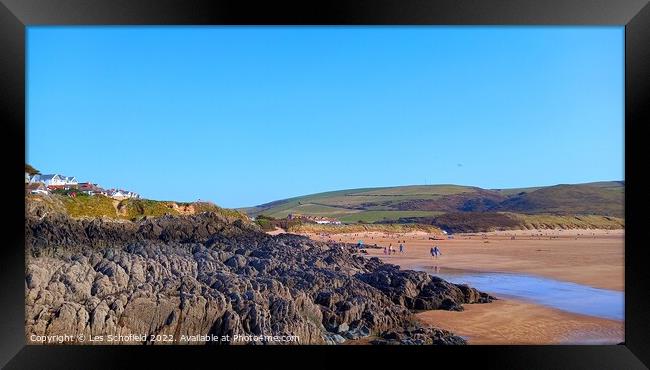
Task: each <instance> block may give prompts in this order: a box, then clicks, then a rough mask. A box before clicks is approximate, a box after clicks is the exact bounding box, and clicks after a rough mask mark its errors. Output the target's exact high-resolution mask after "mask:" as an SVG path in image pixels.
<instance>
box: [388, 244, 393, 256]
mask: <svg viewBox="0 0 650 370" xmlns="http://www.w3.org/2000/svg"><path fill="white" fill-rule="evenodd" d="M391 254H393V243H390V244H389V245H388V255H391Z"/></svg>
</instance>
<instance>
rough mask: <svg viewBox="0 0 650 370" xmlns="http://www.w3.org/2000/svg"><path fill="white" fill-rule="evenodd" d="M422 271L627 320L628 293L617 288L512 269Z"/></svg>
mask: <svg viewBox="0 0 650 370" xmlns="http://www.w3.org/2000/svg"><path fill="white" fill-rule="evenodd" d="M421 270H423V271H426V272H428V273H430V274H432V275H434V276H438V277H440V278H442V279H445V280H447V281H449V282H452V283H455V284H468V285H470V286H472V287H474V288H476V289H478V290H481V291H484V292H488V293H490V294H492V295H494V296H496V297H497V298H499V297H503V298H506V297H508V296H510V297H513V298H518V299H524V300H528V301H530V302H534V303H537V304H541V305H545V306H549V307H553V308H557V309H560V310H563V311H567V312H572V313H577V314H582V315H590V316H596V317H601V318H605V319H612V320H620V321H623V319H624V312H625V310H624V308H625V300H624V294H623V292H620V291H616V290H608V289H599V288H594V287H590V286H587V285H581V284H576V283H572V282H566V281H560V280H554V279H549V278H545V277H540V276H534V275H527V274H517V273H509V272H475V271H465V270H455V269H447V268H436V267H428V268H426V269H421Z"/></svg>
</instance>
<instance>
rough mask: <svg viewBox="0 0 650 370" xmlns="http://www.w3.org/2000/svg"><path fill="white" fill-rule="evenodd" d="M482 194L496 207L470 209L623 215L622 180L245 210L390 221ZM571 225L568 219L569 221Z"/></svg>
mask: <svg viewBox="0 0 650 370" xmlns="http://www.w3.org/2000/svg"><path fill="white" fill-rule="evenodd" d="M486 197H488V198H490V201H495V202H497V203H495V204H496V206H495V207H494V208H482V209H475V210H476V211H483V212H487V211H489V212H510V213H521V214H536V215H544V214H555V215H558V216H568V215H605V216H610V217H623V197H624V182H619V181H603V182H594V183H588V184H577V185H556V186H547V187H531V188H516V189H497V190H483V189H479V188H475V187H467V186H456V185H428V186H400V187H385V188H366V189H351V190H340V191H333V192H326V193H318V194H313V195H306V196H301V197H296V198H290V199H286V200H281V201H276V202H272V203H267V204H264V205H260V206H257V207H252V208H248V209H245V211H246V212H248V213H249V214H251V215H254V216H256V215H259V214H266V215H271V216H274V217H285V216H286V215H287V214H289V213H300V214H304V215H311V216H328V217H335V218H338V219H340V220H341V221H342V222H344V223H356V222H358V221H359V220H361V221H364V222H377V221H391V220H393V221H394V220H397V219H399V218H403V217H431V216H435V215H438V214H440V211H447V212H450V211H467V209H458V208H455V207H460V205H461V204H464V202H465V201H467V200H476V203H477V204H484V203H485V199H487V198H486ZM487 204H489V203H487ZM438 206H440V208H438ZM431 207H433V208H431ZM398 209H399V210H398ZM522 217H523V216H522ZM558 220H562V222H569V221H570V220H569V219H567V218H563V219H557V220H555V221H558ZM555 221H553V222H555ZM531 222H538V221H531ZM558 222H559V221H558ZM573 223H574V222H573V221H571V222H570V224H571V225H573ZM607 224H608V225H609V223H607Z"/></svg>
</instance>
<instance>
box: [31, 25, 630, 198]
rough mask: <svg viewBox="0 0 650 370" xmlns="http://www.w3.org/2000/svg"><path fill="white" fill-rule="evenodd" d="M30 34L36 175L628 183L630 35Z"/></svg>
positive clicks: (143, 183) (273, 185)
mask: <svg viewBox="0 0 650 370" xmlns="http://www.w3.org/2000/svg"><path fill="white" fill-rule="evenodd" d="M27 35H28V48H27V52H28V55H27V57H28V64H27V70H28V71H27V84H28V86H27V88H28V93H27V95H28V106H27V125H26V127H27V132H26V133H27V142H26V151H27V152H26V156H27V162H28V163H30V164H32V165H33V166H34V167H36V168H38V169H39V170H41V171H42V172H45V173H62V174H65V175H74V176H77V177H78V178H79V179H80V180H90V181H93V182H97V183H99V184H100V185H102V186H104V187H121V188H125V189H129V190H133V191H137V192H139V193H141V194H142V195H143V196H144V197H147V198H151V199H164V200H177V201H193V200H196V199H204V200H211V201H214V202H216V203H218V204H220V205H223V206H226V207H239V206H250V205H256V204H260V203H264V202H268V201H272V200H277V199H282V198H287V197H291V196H297V195H304V194H310V193H316V192H321V191H329V190H338V189H346V188H358V187H374V186H395V185H413V184H424V183H425V182H426V183H428V184H438V183H453V184H461V185H475V186H481V187H485V188H506V187H524V186H533V185H551V184H557V183H579V182H588V181H599V180H622V179H623V178H624V173H623V165H624V157H623V150H624V139H623V134H624V131H623V130H624V64H623V63H624V29H623V27H330V28H327V27H30V28H29V29H28V33H27Z"/></svg>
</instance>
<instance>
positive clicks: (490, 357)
mask: <svg viewBox="0 0 650 370" xmlns="http://www.w3.org/2000/svg"><path fill="white" fill-rule="evenodd" d="M32 25H621V26H625V158H626V162H625V194H626V201H625V220H626V232H625V342H624V343H621V344H620V345H611V346H462V347H444V348H443V347H410V346H400V347H395V348H382V349H378V348H377V347H374V346H373V347H368V346H336V347H320V346H319V347H312V346H303V347H299V348H286V347H282V348H257V347H256V348H251V347H248V346H247V347H239V346H237V347H235V348H206V347H197V346H185V347H176V346H161V347H144V346H142V347H132V346H41V345H26V343H25V336H24V324H25V318H24V314H25V306H24V294H25V274H24V264H25V258H24V257H25V256H24V231H23V230H24V226H22V225H21V222H22V220H23V219H24V200H23V199H22V197H20V196H16V195H15V194H22V193H23V192H24V189H22V188H23V187H24V184H23V183H22V182H21V177H22V176H23V173H22V172H23V164H24V162H25V161H24V159H25V158H24V155H25V147H24V146H25V145H26V143H25V92H26V85H25V81H26V80H25V40H26V39H25V36H26V27H27V26H32ZM0 64H1V67H0V117H1V121H0V122H2V128H3V134H2V135H0V136H2V140H3V143H2V146H1V148H0V150H1V153H2V157H0V158H2V161H3V168H4V169H5V171H4V173H5V174H6V175H7V177H8V179H7V181H6V182H3V185H5V186H6V187H7V192H6V194H7V195H6V197H4V198H3V204H4V207H3V208H4V210H5V211H4V212H5V214H6V215H7V217H6V218H5V219H4V221H3V222H2V224H3V236H4V238H3V240H4V243H3V244H2V247H1V248H0V253H1V257H0V276H1V279H0V302H1V304H0V312H1V315H0V333H1V334H2V337H1V338H0V365H1V366H3V367H6V368H11V369H22V368H62V369H73V368H93V369H97V368H123V367H132V366H133V365H134V364H135V363H136V362H135V361H144V362H140V363H146V362H149V363H151V362H150V361H154V359H158V360H159V361H160V360H161V361H163V363H164V364H167V365H172V364H174V363H179V364H183V366H184V367H191V366H193V364H196V365H194V366H204V365H200V364H203V363H204V362H203V361H205V360H206V359H207V360H208V362H205V363H207V364H210V365H208V366H210V367H217V368H218V367H221V366H222V365H221V364H225V358H226V357H231V358H232V357H234V358H236V359H239V360H240V361H241V363H240V364H239V365H243V364H245V365H246V367H250V366H251V361H259V363H260V364H263V365H264V364H272V363H277V364H287V362H286V360H287V359H288V358H291V359H294V362H293V364H294V365H293V366H307V367H312V366H316V367H322V366H328V367H330V366H339V365H341V364H343V365H345V367H351V366H354V365H366V364H368V361H370V360H372V359H380V360H381V361H382V363H385V364H389V363H390V362H395V363H396V364H402V365H404V364H407V363H408V359H413V358H415V357H416V356H417V357H422V358H424V359H429V360H432V361H442V360H441V358H444V359H445V360H446V361H451V362H450V363H456V364H461V365H462V366H463V367H465V366H466V365H470V366H471V365H475V366H480V367H482V368H486V367H487V368H492V367H496V368H511V367H514V368H520V369H533V368H554V369H559V368H579V369H582V368H584V369H594V368H609V369H637V368H639V369H642V368H647V366H648V365H649V364H650V351H648V349H650V346H649V345H648V344H649V343H650V340H649V338H650V323H649V321H648V317H649V316H650V315H649V313H650V304H649V303H650V299H648V292H649V291H650V287H649V285H648V281H649V279H648V276H649V271H650V269H649V268H648V267H647V265H648V262H649V261H648V257H647V256H646V255H647V253H644V251H643V249H644V248H645V245H644V243H643V239H642V236H643V234H642V233H643V232H642V230H641V227H643V225H642V222H643V221H644V220H643V218H642V217H643V216H642V213H641V211H642V208H641V207H643V206H642V204H643V202H640V200H641V199H642V197H643V196H644V193H642V192H643V191H644V189H645V188H646V187H645V186H644V185H645V184H644V182H643V180H642V179H641V176H642V174H641V172H642V171H641V168H640V165H641V161H642V159H641V155H642V150H641V148H642V142H641V140H642V138H643V136H642V135H641V130H642V128H643V126H644V124H647V123H648V122H650V120H649V119H648V118H649V117H648V113H647V110H645V109H644V108H645V107H644V105H646V104H645V103H647V102H648V101H650V99H649V94H648V92H649V90H648V86H649V81H650V66H649V64H650V6H648V1H646V0H619V1H606V0H553V1H535V0H517V1H514V0H501V1H499V0H489V1H488V0H483V1H481V0H444V1H426V0H416V1H414V0H404V1H388V0H362V1H340V0H337V1H323V0H319V1H303V2H300V3H287V2H279V1H272V2H271V1H266V2H262V1H259V2H251V1H224V0H214V1H207V0H187V1H180V0H178V1H172V0H158V1H155V0H138V1H134V0H132V1H124V0H113V1H109V0H92V1H90V0H86V1H84V0H0ZM7 210H9V211H7ZM7 212H8V213H7ZM299 355H308V356H309V357H306V358H305V360H306V361H308V362H304V363H301V361H299V360H295V356H299ZM341 355H348V356H346V359H345V360H340V359H339V357H338V356H341ZM137 359H139V360H137ZM222 361H224V362H222ZM282 361H285V362H282ZM436 363H437V362H436ZM440 364H441V366H442V364H443V362H440Z"/></svg>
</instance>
